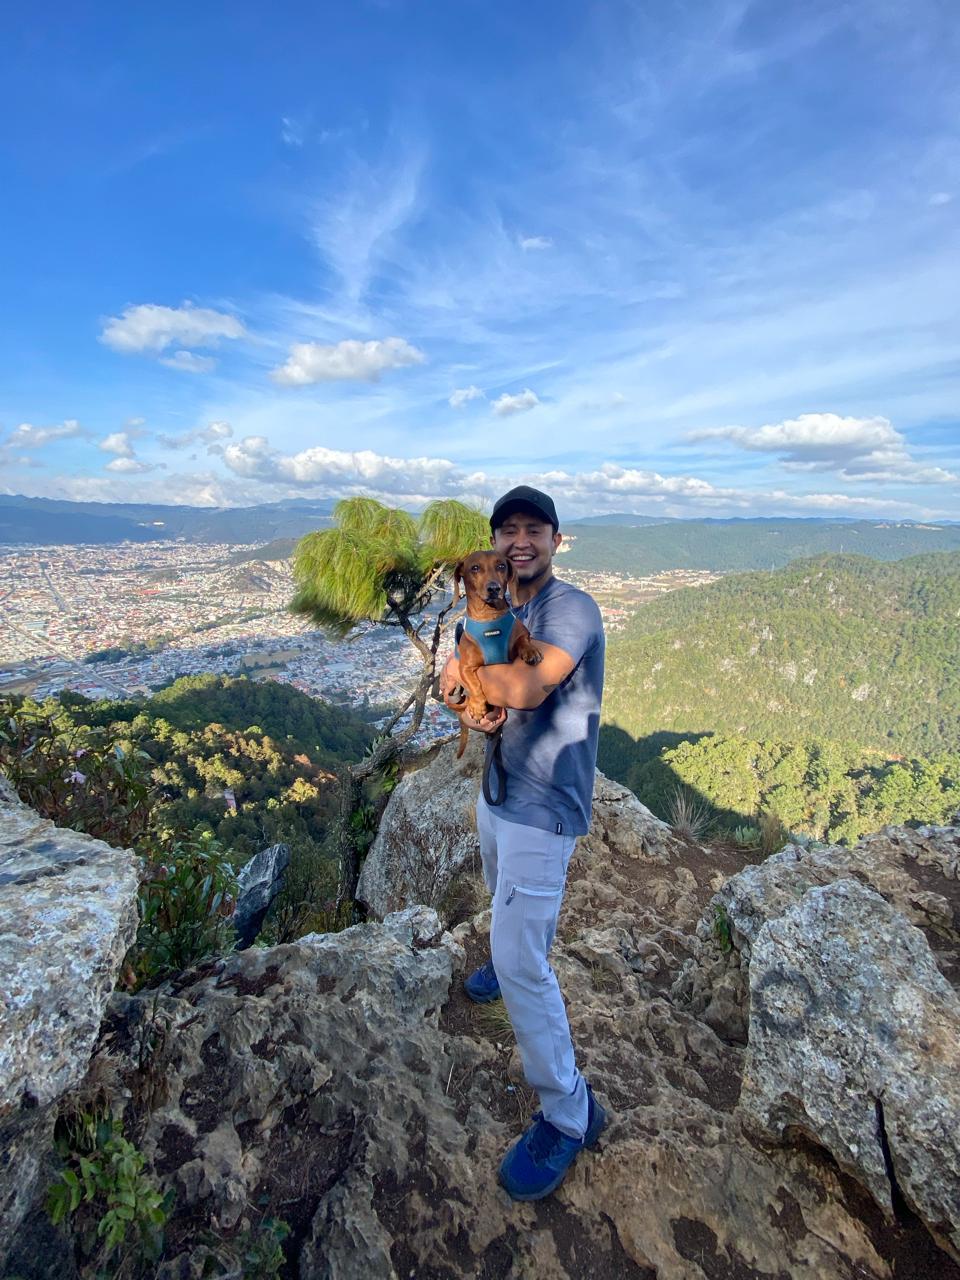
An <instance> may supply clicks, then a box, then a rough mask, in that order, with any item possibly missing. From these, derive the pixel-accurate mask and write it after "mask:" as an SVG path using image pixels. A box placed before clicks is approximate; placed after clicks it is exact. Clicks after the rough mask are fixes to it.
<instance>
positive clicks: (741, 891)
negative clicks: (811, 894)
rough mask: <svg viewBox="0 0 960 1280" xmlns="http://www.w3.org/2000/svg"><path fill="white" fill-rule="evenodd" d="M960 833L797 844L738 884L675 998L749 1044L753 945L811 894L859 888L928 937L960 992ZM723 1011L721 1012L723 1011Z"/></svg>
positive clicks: (707, 918)
mask: <svg viewBox="0 0 960 1280" xmlns="http://www.w3.org/2000/svg"><path fill="white" fill-rule="evenodd" d="M958 859H960V833H958V828H956V827H923V828H920V830H912V829H910V828H907V827H885V828H884V829H883V830H882V831H880V832H877V833H876V834H874V835H870V836H865V837H864V838H863V839H862V840H860V841H858V843H857V844H856V845H854V846H852V847H850V848H847V847H845V846H843V845H828V846H824V845H810V846H809V847H802V846H800V845H796V844H788V845H786V846H785V847H784V848H783V849H781V850H780V852H779V853H775V854H773V855H772V856H771V857H769V858H767V859H766V860H765V861H764V862H762V863H760V864H758V865H751V866H747V867H745V868H744V869H743V870H742V871H741V872H740V873H739V874H737V875H734V876H731V877H730V879H728V880H727V881H726V883H725V884H724V885H723V886H722V887H721V888H720V890H719V891H718V893H717V894H716V895H715V897H714V898H713V899H712V901H711V902H710V904H709V906H708V908H707V911H706V913H705V914H704V916H703V918H702V919H701V921H700V923H699V925H698V927H697V944H696V946H695V947H694V955H693V957H692V958H691V960H690V961H689V962H688V963H687V964H686V965H685V966H684V968H683V970H682V971H681V973H680V975H679V977H678V979H677V982H676V984H675V987H674V996H675V998H677V999H678V1000H680V1001H682V1002H683V1003H684V1004H685V1006H686V1007H687V1008H689V1009H690V1010H691V1012H693V1013H696V1014H698V1015H700V1016H706V1012H707V1010H708V1009H710V1008H711V1006H712V1007H713V1014H712V1017H711V1025H714V1026H716V1028H717V1030H718V1031H720V1033H721V1034H726V1035H728V1036H729V1037H730V1038H731V1039H733V1040H735V1041H738V1042H741V1043H743V1042H745V1040H746V1020H747V1016H748V1006H749V996H748V986H747V973H748V969H749V965H750V957H751V954H752V950H753V944H754V942H755V940H756V938H757V937H758V936H759V934H760V931H761V930H762V928H763V926H764V925H765V924H766V923H767V921H768V920H776V919H779V917H780V916H782V915H783V914H784V912H786V911H787V910H789V909H790V908H791V907H792V906H794V905H795V904H796V903H797V902H798V901H799V900H800V899H801V898H802V897H803V895H804V894H805V893H807V891H808V890H809V889H812V888H815V887H818V886H823V885H828V884H832V883H833V882H834V881H835V880H838V879H854V880H856V881H858V882H859V883H861V884H864V885H866V886H868V887H869V888H872V889H874V890H876V892H877V893H879V894H880V895H881V896H882V897H883V898H884V899H886V901H887V902H889V903H890V904H891V906H893V907H894V908H895V909H896V910H897V911H898V912H899V913H900V914H901V915H902V916H903V917H904V918H905V919H906V920H908V921H909V922H910V923H911V924H914V925H916V926H917V927H918V928H919V929H921V930H922V931H923V933H924V935H925V936H926V938H927V941H928V942H929V943H930V946H931V949H932V951H933V955H934V958H935V960H936V962H937V964H938V966H939V967H940V969H941V971H942V972H943V973H944V974H945V975H946V977H947V978H948V979H949V980H951V981H953V982H954V983H955V984H956V983H960V878H958ZM721 1010H722V1012H721Z"/></svg>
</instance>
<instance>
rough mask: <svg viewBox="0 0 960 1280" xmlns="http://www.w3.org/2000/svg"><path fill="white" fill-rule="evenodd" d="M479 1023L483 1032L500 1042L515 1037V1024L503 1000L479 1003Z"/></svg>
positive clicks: (477, 1012)
mask: <svg viewBox="0 0 960 1280" xmlns="http://www.w3.org/2000/svg"><path fill="white" fill-rule="evenodd" d="M476 1019H477V1025H478V1026H479V1027H480V1030H481V1031H482V1032H483V1034H484V1035H485V1036H486V1037H487V1038H488V1039H490V1040H496V1041H497V1043H498V1044H500V1043H503V1042H509V1041H511V1040H512V1039H513V1024H512V1023H511V1021H510V1015H509V1013H507V1006H506V1005H505V1004H504V1003H503V1001H502V1000H491V1001H490V1003H489V1004H478V1005H477V1009H476Z"/></svg>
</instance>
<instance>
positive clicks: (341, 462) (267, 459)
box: [222, 436, 465, 497]
mask: <svg viewBox="0 0 960 1280" xmlns="http://www.w3.org/2000/svg"><path fill="white" fill-rule="evenodd" d="M222 457H223V460H224V462H225V463H226V465H227V466H228V467H229V468H230V470H231V471H233V472H234V473H235V474H237V475H240V476H244V477H246V478H251V479H252V478H257V479H259V480H266V481H287V482H291V483H295V484H298V485H310V486H321V487H322V488H324V489H327V490H329V491H330V492H331V493H334V492H336V493H341V492H343V491H344V489H345V488H353V489H362V490H363V491H365V492H378V493H382V494H392V495H394V496H402V497H410V496H413V495H425V496H439V495H443V496H451V495H459V494H461V492H462V490H463V487H464V485H463V482H464V479H465V477H464V473H463V472H462V471H461V469H460V468H459V467H458V466H457V465H456V464H455V463H453V462H450V461H448V460H447V459H446V458H391V457H386V456H384V455H381V454H377V453H373V452H372V451H371V450H369V449H365V450H361V451H358V452H356V453H349V452H345V451H343V450H339V449H326V448H323V447H322V446H319V445H318V446H314V447H313V448H310V449H304V450H303V451H302V452H300V453H296V454H292V455H284V454H282V453H280V452H279V451H278V450H276V449H273V448H272V447H271V445H270V442H269V441H268V440H267V439H266V437H265V436H247V437H246V438H245V439H244V440H241V441H239V442H237V443H236V444H228V445H225V446H224V448H223V451H222Z"/></svg>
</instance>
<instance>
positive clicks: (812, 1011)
mask: <svg viewBox="0 0 960 1280" xmlns="http://www.w3.org/2000/svg"><path fill="white" fill-rule="evenodd" d="M751 951H752V954H751V960H750V1041H749V1047H748V1050H747V1056H746V1060H745V1063H744V1083H743V1090H742V1093H741V1097H740V1106H741V1110H742V1113H743V1114H744V1116H745V1118H747V1119H748V1121H751V1122H752V1123H753V1125H754V1126H755V1127H756V1128H757V1129H759V1130H760V1132H761V1133H762V1134H763V1135H764V1136H768V1137H773V1138H775V1139H782V1138H783V1137H784V1135H785V1134H787V1133H788V1132H789V1131H791V1130H792V1131H800V1132H802V1133H804V1134H806V1135H807V1136H808V1137H809V1138H810V1139H812V1140H813V1141H814V1142H815V1143H817V1144H819V1145H821V1146H823V1147H825V1148H826V1149H827V1150H828V1151H829V1152H830V1153H831V1155H833V1157H834V1158H835V1159H836V1161H837V1163H838V1164H839V1165H840V1166H841V1168H843V1169H845V1170H846V1171H848V1172H849V1173H851V1174H852V1175H853V1176H854V1177H856V1178H857V1179H858V1180H859V1181H860V1182H861V1183H863V1185H864V1186H865V1187H867V1189H868V1190H869V1191H870V1193H871V1194H872V1195H873V1197H874V1199H875V1200H876V1201H877V1203H878V1204H879V1205H880V1206H881V1208H882V1209H883V1210H884V1211H885V1212H886V1213H887V1215H888V1216H889V1217H890V1218H891V1219H892V1217H893V1210H894V1200H895V1196H896V1194H897V1192H899V1193H901V1194H902V1195H903V1197H904V1198H905V1200H906V1201H907V1203H908V1204H909V1206H910V1207H911V1208H912V1209H913V1210H914V1212H916V1213H917V1214H918V1215H919V1216H920V1218H921V1219H922V1220H923V1221H924V1222H925V1223H926V1224H927V1226H928V1227H929V1229H930V1231H931V1232H932V1233H933V1235H934V1236H935V1237H936V1238H937V1239H938V1240H939V1241H940V1243H941V1245H942V1246H943V1247H944V1248H946V1249H948V1250H949V1251H950V1252H952V1253H953V1255H954V1257H956V1258H960V999H958V998H957V995H956V993H955V992H954V990H953V989H952V987H951V986H950V984H949V983H948V982H947V981H946V979H945V978H944V977H943V975H942V974H941V972H940V970H939V969H938V968H937V965H936V963H935V961H934V958H933V956H932V954H931V951H930V947H929V945H928V944H927V941H926V939H925V938H924V936H923V934H922V933H921V932H920V930H919V929H917V928H915V927H913V926H912V925H910V924H908V923H907V921H906V920H905V919H904V917H903V916H902V915H901V914H899V912H897V911H895V910H894V908H893V907H891V906H890V904H889V903H887V902H886V901H885V900H884V899H883V898H882V897H880V895H879V894H877V893H875V892H874V891H873V890H871V889H867V888H864V887H863V886H862V885H861V884H859V883H857V882H856V881H853V880H838V881H836V882H835V883H833V884H831V885H828V886H826V887H824V888H813V889H810V890H809V891H808V892H806V893H805V894H804V895H803V897H802V898H801V899H800V901H799V902H796V903H795V904H793V905H792V906H790V907H789V908H787V909H786V910H785V911H784V913H783V914H782V915H781V916H780V917H779V918H777V919H771V920H768V921H767V922H766V923H765V924H763V925H762V927H761V928H760V930H759V932H757V933H756V934H755V935H754V937H753V939H752V943H751Z"/></svg>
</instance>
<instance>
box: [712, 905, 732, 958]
mask: <svg viewBox="0 0 960 1280" xmlns="http://www.w3.org/2000/svg"><path fill="white" fill-rule="evenodd" d="M713 936H714V938H715V939H716V940H717V945H718V946H719V948H720V950H721V951H722V952H723V954H724V955H727V954H728V953H729V952H730V951H732V950H733V930H732V928H731V926H730V917H729V916H728V915H727V909H726V907H725V906H724V905H723V903H722V902H717V903H715V904H714V908H713Z"/></svg>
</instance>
